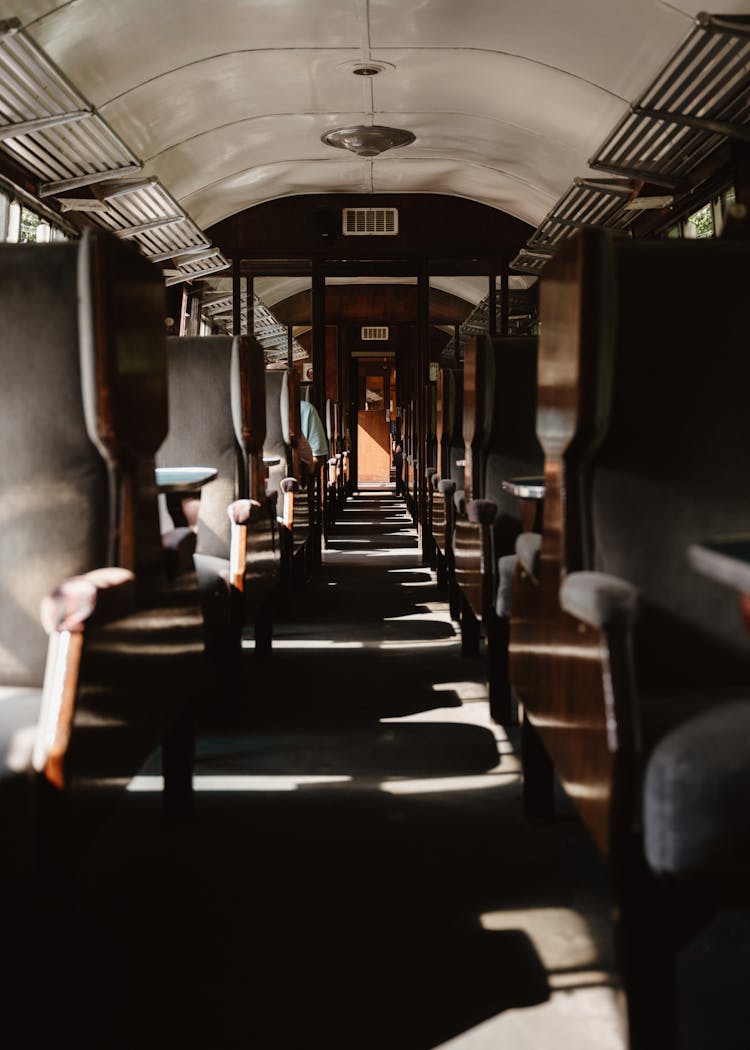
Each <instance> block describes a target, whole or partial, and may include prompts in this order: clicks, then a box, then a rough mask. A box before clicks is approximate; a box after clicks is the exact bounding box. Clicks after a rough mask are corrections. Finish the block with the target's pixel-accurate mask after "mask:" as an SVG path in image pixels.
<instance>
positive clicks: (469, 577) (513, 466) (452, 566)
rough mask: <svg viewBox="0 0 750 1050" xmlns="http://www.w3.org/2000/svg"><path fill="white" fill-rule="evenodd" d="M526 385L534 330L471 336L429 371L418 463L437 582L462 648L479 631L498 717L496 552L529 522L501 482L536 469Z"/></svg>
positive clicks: (509, 710) (502, 667)
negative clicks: (428, 407)
mask: <svg viewBox="0 0 750 1050" xmlns="http://www.w3.org/2000/svg"><path fill="white" fill-rule="evenodd" d="M536 385H537V340H536V338H534V337H490V336H477V337H474V338H473V339H471V340H470V341H469V342H468V344H467V345H466V347H465V350H464V360H463V368H462V370H460V371H458V370H454V369H444V370H442V371H441V372H440V373H439V377H438V384H437V417H436V441H437V466H436V467H434V468H433V467H428V469H427V472H426V473H427V479H428V482H429V487H428V502H427V515H428V521H429V523H430V532H431V535H432V539H433V557H434V567H435V569H436V572H437V579H438V585H439V586H442V587H447V589H448V594H449V599H450V608H451V614H452V616H453V618H454V619H455V620H456V621H457V622H458V623H459V624H460V629H461V638H462V650H463V652H464V654H465V655H471V656H475V655H478V654H479V652H480V636H481V632H482V631H483V632H484V634H485V636H486V639H487V646H486V649H487V677H488V682H489V692H490V704H491V711H492V714H493V717H494V718H495V719H496V721H498V722H499V723H501V724H503V725H508V724H512V723H513V722H515V721H516V717H517V715H516V703H515V698H514V695H513V692H512V689H511V687H510V682H509V678H508V639H507V635H508V621H507V616H506V615H505V614H504V605H503V603H504V602H505V601H506V600H507V592H508V590H509V586H510V583H512V573H511V574H510V583H509V573H508V568H507V565H505V563H504V562H503V561H502V560H501V559H504V558H507V557H509V556H511V557H512V555H513V553H514V551H515V543H516V539H517V537H518V535H519V534H520V533H521V532H522V531H528V530H529V529H530V528H532V527H533V525H534V523H535V522H534V512H533V507H532V509H531V513H529V506H528V501H527V500H523V499H520V500H519V499H518V498H517V497H516V496H515V495H512V494H510V493H509V492H507V491H506V490H505V489H504V487H503V485H504V483H505V482H510V481H512V480H513V479H518V478H526V479H528V478H529V477H531V476H535V475H538V474H540V473H541V470H542V450H541V447H540V445H539V441H538V439H537V435H536ZM501 568H504V570H505V571H504V572H502V573H501V571H500V569H501Z"/></svg>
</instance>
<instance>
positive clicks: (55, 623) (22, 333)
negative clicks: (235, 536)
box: [0, 233, 204, 859]
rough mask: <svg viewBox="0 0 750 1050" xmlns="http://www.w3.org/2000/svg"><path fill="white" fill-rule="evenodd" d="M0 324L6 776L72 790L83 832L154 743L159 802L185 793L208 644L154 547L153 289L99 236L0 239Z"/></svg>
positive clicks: (1, 714)
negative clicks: (162, 794) (91, 802)
mask: <svg viewBox="0 0 750 1050" xmlns="http://www.w3.org/2000/svg"><path fill="white" fill-rule="evenodd" d="M0 316H2V318H3V339H2V342H1V343H0V356H1V358H2V372H3V382H4V390H5V399H4V407H3V414H2V417H1V419H0V425H1V426H2V431H3V456H2V457H0V506H2V521H3V528H2V530H0V740H1V741H2V749H3V750H2V755H0V778H1V779H2V781H3V784H2V786H3V789H4V788H5V787H6V786H8V785H9V782H11V785H10V786H11V787H12V782H13V781H14V779H15V778H17V777H18V775H19V774H28V772H29V771H30V770H31V769H32V767H33V770H34V772H35V774H36V775H37V777H38V778H39V780H40V781H41V782H42V783H44V784H45V785H48V786H50V790H51V791H53V792H60V791H61V790H62V789H63V787H65V788H67V795H68V801H69V802H70V804H71V805H72V806H73V807H74V808H75V807H79V808H80V815H81V822H80V823H77V824H74V825H72V828H75V829H76V833H78V832H79V831H80V830H81V829H82V828H83V827H84V826H85V820H84V816H90V815H92V814H94V813H98V812H99V809H100V807H99V805H98V802H97V805H95V806H92V807H88V806H87V800H88V799H90V798H92V797H94V796H95V797H96V799H97V800H98V799H103V798H104V797H105V796H106V795H107V794H108V793H109V791H110V790H113V791H116V790H118V789H119V787H121V786H122V784H123V783H126V782H127V780H128V779H129V777H131V776H132V775H133V773H134V772H135V771H136V770H137V769H138V767H139V766H140V764H141V763H142V761H143V760H144V759H145V757H146V756H147V755H148V753H149V751H150V750H151V749H152V748H153V747H154V746H155V744H156V743H158V742H159V741H160V740H163V741H165V742H167V743H169V744H170V747H169V748H167V749H166V750H165V752H164V760H165V772H166V774H167V784H166V787H167V791H168V793H169V794H170V795H171V796H172V797H173V798H174V799H177V798H178V797H179V798H182V799H187V798H188V797H189V793H190V778H191V768H192V744H191V732H192V729H191V727H192V714H193V705H194V703H195V701H196V700H197V694H196V690H200V689H201V688H202V686H203V685H204V682H203V680H202V679H201V672H202V633H201V622H200V613H199V605H198V600H197V589H196V587H195V580H194V578H192V581H191V580H190V579H183V580H182V581H180V583H179V584H178V583H176V582H170V581H169V580H168V579H167V578H166V574H165V571H164V561H163V556H162V547H161V541H160V532H159V520H158V509H157V499H156V488H155V478H154V452H155V450H156V448H157V447H158V445H159V444H160V442H161V440H162V438H163V436H164V433H165V432H166V407H167V406H166V362H165V354H164V323H163V318H164V293H163V283H162V280H161V276H160V275H159V273H158V271H156V270H155V269H154V268H153V267H152V266H151V265H150V264H148V263H147V262H146V261H145V260H143V259H142V257H141V256H140V255H139V253H138V252H137V251H136V250H135V249H134V248H132V247H130V246H128V245H123V244H121V243H120V242H119V241H117V240H115V239H114V238H110V237H108V236H105V235H104V234H101V233H100V234H91V233H89V234H86V235H85V236H84V237H83V239H82V240H81V241H80V242H77V243H68V244H55V245H49V246H47V245H45V246H27V245H3V246H0ZM43 600H44V610H45V613H44V615H45V626H43V624H42V620H41V618H40V605H41V604H42V602H43ZM48 634H49V640H48V636H47V635H48ZM81 639H83V644H82V648H80V656H79V655H78V654H79V642H80V640H81ZM53 665H54V667H55V668H56V669H57V671H58V673H59V674H60V676H61V677H62V680H63V681H64V683H65V688H64V691H63V693H62V694H61V693H60V691H59V689H58V687H57V686H56V685H55V681H54V679H52V678H49V679H48V680H47V682H46V683H45V674H47V673H48V672H49V668H50V667H52V666H53ZM61 696H62V700H61V699H60V697H61ZM58 703H59V707H58V706H57V705H58ZM40 704H42V708H41V709H40ZM37 723H39V725H38V726H37ZM71 834H73V831H72V830H71ZM6 845H8V844H7V843H6ZM9 853H10V846H8V849H7V850H6V854H5V856H6V859H7V858H8V856H9Z"/></svg>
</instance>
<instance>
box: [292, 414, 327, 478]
mask: <svg viewBox="0 0 750 1050" xmlns="http://www.w3.org/2000/svg"><path fill="white" fill-rule="evenodd" d="M299 415H300V429H301V431H302V434H301V437H300V441H299V450H300V458H301V459H302V462H303V463H305V462H306V459H305V456H306V455H309V453H307V452H306V449H305V444H307V445H308V447H309V449H310V451H311V453H312V456H313V457H314V459H313V461H312V463H311V466H312V468H314V467H316V466H317V465H318V463H320V462H321V460H327V459H328V457H329V455H330V451H329V448H328V438H327V437H326V431H325V427H324V426H323V421H322V420H321V418H320V416H319V415H318V412H317V409H316V408H315V405H314V404H313V403H312V402H311V401H300V404H299ZM303 438H304V441H303V440H302V439H303Z"/></svg>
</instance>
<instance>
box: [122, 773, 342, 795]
mask: <svg viewBox="0 0 750 1050" xmlns="http://www.w3.org/2000/svg"><path fill="white" fill-rule="evenodd" d="M351 781H352V777H350V776H293V775H292V776H290V775H280V776H275V775H270V776H265V775H264V776H254V775H251V774H244V773H230V774H226V773H221V774H216V775H215V776H212V775H206V774H198V775H196V776H194V777H193V790H194V791H195V792H196V793H198V794H201V793H207V792H218V791H221V792H249V791H266V792H270V791H297V790H298V789H299V788H301V787H310V786H315V785H318V784H349V783H351ZM127 790H128V791H131V792H149V793H153V794H159V793H160V792H161V791H163V790H164V777H162V776H158V775H154V776H151V775H150V774H141V775H139V776H137V777H133V779H132V780H131V781H130V783H129V784H128V787H127Z"/></svg>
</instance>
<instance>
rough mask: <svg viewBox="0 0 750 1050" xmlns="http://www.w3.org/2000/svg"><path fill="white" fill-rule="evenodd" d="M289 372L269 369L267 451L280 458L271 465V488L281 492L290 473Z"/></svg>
mask: <svg viewBox="0 0 750 1050" xmlns="http://www.w3.org/2000/svg"><path fill="white" fill-rule="evenodd" d="M289 442H290V434H289V373H288V372H287V371H286V369H269V370H268V371H267V372H266V437H265V441H264V443H263V455H264V456H265V457H266V458H268V459H278V460H279V463H278V464H275V465H271V466H269V469H268V491H269V492H278V491H279V485H280V484H281V480H282V478H285V477H286V476H287V475H288V474H289V467H288V462H287V460H288V456H289V451H290V444H289Z"/></svg>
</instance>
